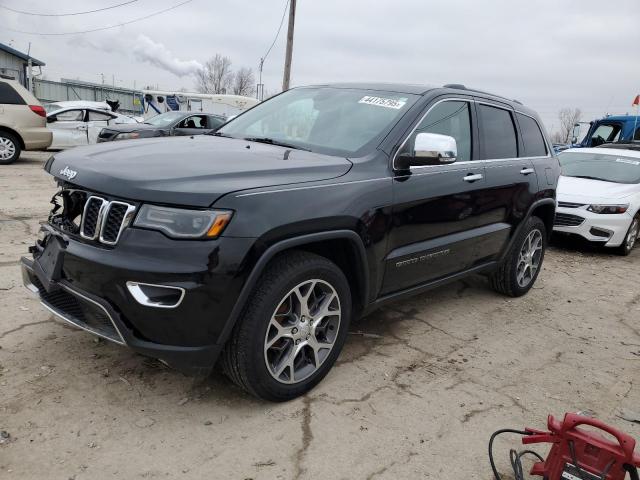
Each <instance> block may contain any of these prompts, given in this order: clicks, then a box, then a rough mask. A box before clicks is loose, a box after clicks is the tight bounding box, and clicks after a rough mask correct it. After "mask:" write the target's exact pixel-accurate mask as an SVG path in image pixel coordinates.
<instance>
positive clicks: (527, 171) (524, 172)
mask: <svg viewBox="0 0 640 480" xmlns="http://www.w3.org/2000/svg"><path fill="white" fill-rule="evenodd" d="M520 173H521V174H522V175H531V174H532V173H535V170H534V169H533V168H523V169H522V170H520Z"/></svg>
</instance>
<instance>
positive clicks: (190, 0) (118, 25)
mask: <svg viewBox="0 0 640 480" xmlns="http://www.w3.org/2000/svg"><path fill="white" fill-rule="evenodd" d="M192 1H193V0H185V1H184V2H181V3H178V4H177V5H174V6H173V7H169V8H165V9H164V10H159V11H157V12H154V13H151V14H149V15H145V16H144V17H139V18H134V19H133V20H129V21H128V22H122V23H118V24H116V25H109V26H107V27H100V28H93V29H91V30H80V31H77V32H26V31H24V30H16V29H13V28H9V27H4V28H5V29H7V30H10V31H12V32H16V33H23V34H25V35H40V36H62V35H80V34H83V33H93V32H100V31H102V30H109V29H111V28H118V27H123V26H125V25H130V24H132V23H136V22H140V21H142V20H146V19H147V18H151V17H155V16H156V15H160V14H162V13H165V12H168V11H170V10H175V9H176V8H178V7H181V6H182V5H185V4H187V3H190V2H192Z"/></svg>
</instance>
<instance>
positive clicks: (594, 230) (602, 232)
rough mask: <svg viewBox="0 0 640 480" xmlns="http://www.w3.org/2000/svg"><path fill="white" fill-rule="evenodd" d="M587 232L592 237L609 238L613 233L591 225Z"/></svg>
mask: <svg viewBox="0 0 640 480" xmlns="http://www.w3.org/2000/svg"><path fill="white" fill-rule="evenodd" d="M589 233H590V234H591V235H593V236H594V237H602V238H609V237H610V236H611V235H612V234H613V232H611V231H610V230H605V229H603V228H597V227H591V230H589Z"/></svg>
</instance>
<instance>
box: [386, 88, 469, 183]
mask: <svg viewBox="0 0 640 480" xmlns="http://www.w3.org/2000/svg"><path fill="white" fill-rule="evenodd" d="M443 102H467V103H469V104H472V103H474V100H473V99H472V98H463V97H447V98H443V99H442V100H438V101H437V102H436V103H434V104H433V105H431V106H430V107H429V109H428V110H427V111H426V112H425V113H424V114H423V115H422V116H421V117H420V120H418V122H417V123H416V125H415V126H414V127H413V128H412V129H411V131H410V132H409V134H408V135H407V136H406V137H405V138H404V140H403V141H402V143H401V144H400V146H399V147H398V149H397V150H396V153H395V154H394V155H393V159H392V161H391V169H392V170H393V171H394V172H397V171H399V170H398V169H397V168H396V158H397V157H398V153H400V151H402V149H403V148H404V146H405V144H406V143H407V141H408V140H409V139H410V138H411V135H413V134H414V133H415V131H416V130H417V129H418V127H419V126H420V124H421V123H422V121H423V120H424V119H425V117H426V116H427V115H429V113H431V110H433V109H434V108H435V107H437V106H438V105H440V104H441V103H443ZM469 113H470V114H471V112H469ZM476 162H477V160H465V161H464V162H453V163H450V164H447V165H417V166H415V167H409V171H411V170H413V169H420V168H425V167H447V166H451V165H461V164H465V163H476Z"/></svg>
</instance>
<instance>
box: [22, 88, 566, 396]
mask: <svg viewBox="0 0 640 480" xmlns="http://www.w3.org/2000/svg"><path fill="white" fill-rule="evenodd" d="M45 168H46V170H47V171H48V172H49V173H51V174H52V175H54V176H55V177H56V178H57V180H58V182H59V184H60V187H61V189H60V191H59V192H58V193H57V194H56V196H55V197H54V199H53V202H54V204H55V207H54V208H53V211H52V212H51V214H50V216H49V220H48V222H47V224H46V225H45V226H44V227H43V230H44V231H43V232H42V233H43V235H42V238H41V239H40V240H38V241H37V242H36V245H35V246H33V247H32V248H31V252H32V254H33V259H27V258H23V259H22V268H23V275H24V281H25V284H26V286H27V287H28V288H29V289H30V290H32V291H33V292H34V293H37V294H38V295H39V296H40V298H41V300H42V303H43V304H44V306H45V307H46V308H48V309H49V310H51V311H52V312H53V313H55V314H56V315H57V316H59V317H62V319H64V320H66V321H68V322H70V323H72V324H74V325H76V326H78V327H80V328H83V329H85V330H88V331H90V332H92V333H94V334H96V335H100V336H102V337H104V338H106V339H109V340H112V341H114V342H116V343H119V344H122V345H126V346H128V347H129V348H131V349H133V350H135V351H137V352H140V353H142V354H145V355H150V356H153V357H156V358H159V359H161V360H163V361H165V362H166V363H168V364H170V365H173V366H175V367H176V368H178V369H181V370H187V371H191V372H200V373H204V372H206V371H208V370H209V369H211V368H212V367H213V366H214V364H215V363H216V360H217V359H218V358H219V357H220V360H221V363H222V366H223V369H224V371H225V372H226V373H227V375H228V376H229V377H230V378H231V379H232V380H233V381H234V382H235V383H237V384H238V385H240V386H241V387H242V388H244V389H246V390H247V391H248V392H250V393H252V394H254V395H257V396H259V397H262V398H265V399H269V400H287V399H290V398H293V397H296V396H298V395H301V394H303V393H304V392H306V391H308V390H309V389H311V388H312V387H313V386H314V385H316V384H317V383H318V382H319V381H320V380H321V379H322V378H323V377H324V376H325V375H326V374H327V372H328V371H329V369H330V368H331V367H332V365H333V364H334V362H335V360H336V358H337V357H338V355H339V353H340V349H341V348H342V346H343V344H344V341H345V337H346V335H347V330H348V329H349V323H350V321H351V319H352V318H354V317H358V316H362V315H365V314H367V313H368V312H370V311H372V310H373V309H374V308H376V307H379V306H381V305H383V304H385V303H386V302H389V301H392V300H398V299H401V298H403V297H406V296H407V295H414V294H419V293H421V292H424V291H425V290H426V289H428V288H432V287H434V286H437V285H442V284H443V283H445V282H450V281H452V280H456V279H459V278H461V277H463V276H464V275H468V274H471V273H484V274H487V275H489V277H490V279H491V285H492V286H493V288H495V289H496V290H498V291H500V292H502V293H504V294H506V295H511V296H519V295H523V294H525V293H526V292H527V291H528V290H529V289H530V288H531V286H532V285H533V283H534V282H535V280H536V277H537V275H538V273H539V272H540V268H541V265H542V260H543V257H544V252H545V247H546V243H547V235H548V233H549V232H551V230H552V223H553V218H554V211H555V200H554V199H555V190H556V183H557V179H558V175H559V166H558V161H557V159H556V158H555V157H554V155H553V153H552V149H551V148H550V143H549V141H548V139H547V137H546V135H545V134H544V133H543V129H542V128H541V124H540V121H539V119H538V117H537V115H536V114H535V113H534V112H532V111H531V110H529V109H527V108H525V107H523V106H522V105H521V104H520V103H518V102H515V101H510V100H507V99H505V98H501V97H498V96H495V95H490V94H487V93H483V92H479V91H474V90H470V89H467V88H465V87H464V86H462V85H449V86H445V87H443V88H427V87H420V86H405V85H353V84H348V85H328V86H315V87H304V88H295V89H292V90H289V91H287V92H285V93H283V94H281V95H278V96H276V97H274V98H272V99H270V100H268V101H266V102H264V103H262V104H260V105H258V106H256V107H255V108H253V109H251V110H249V111H247V112H246V113H244V114H242V115H241V116H239V117H237V118H235V119H234V120H232V121H231V122H229V123H228V124H227V125H225V126H224V127H222V129H220V130H219V131H218V132H216V133H215V134H213V135H204V136H197V137H179V138H168V139H148V140H137V141H123V142H116V143H112V144H101V145H95V146H91V147H87V148H78V149H75V150H71V151H67V152H63V153H60V154H57V155H56V156H55V157H52V158H51V159H50V160H49V161H48V162H47V164H46V167H45Z"/></svg>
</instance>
